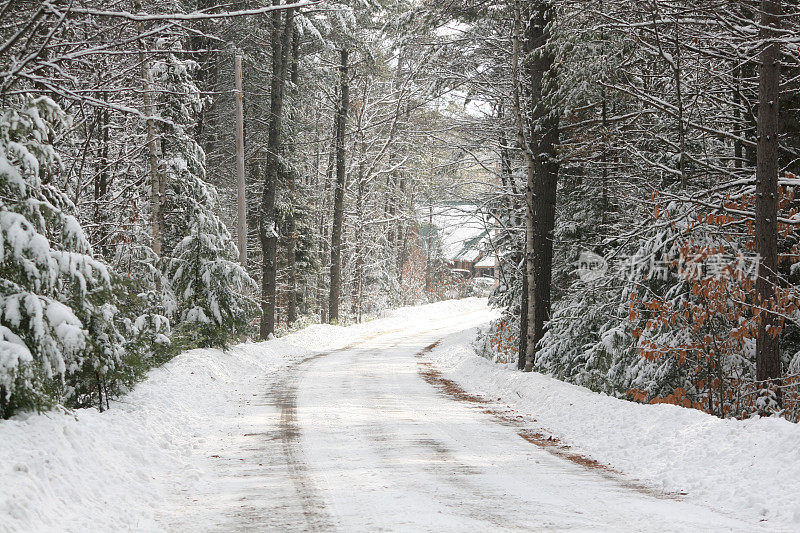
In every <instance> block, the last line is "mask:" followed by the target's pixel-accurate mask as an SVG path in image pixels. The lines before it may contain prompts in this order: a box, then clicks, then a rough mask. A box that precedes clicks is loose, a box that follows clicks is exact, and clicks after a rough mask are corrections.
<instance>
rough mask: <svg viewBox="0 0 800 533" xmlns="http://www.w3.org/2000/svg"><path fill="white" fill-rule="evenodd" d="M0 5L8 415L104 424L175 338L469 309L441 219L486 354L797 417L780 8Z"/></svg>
mask: <svg viewBox="0 0 800 533" xmlns="http://www.w3.org/2000/svg"><path fill="white" fill-rule="evenodd" d="M0 12H1V13H2V14H3V22H2V24H0V40H2V44H0V58H2V68H3V73H2V76H0V105H2V116H3V118H2V120H0V131H1V132H2V134H1V135H0V148H1V149H0V156H1V157H0V189H2V191H3V193H2V195H1V196H2V198H1V199H0V201H1V202H2V203H1V204H0V231H2V249H0V253H1V255H0V280H1V281H2V292H0V334H2V350H0V411H2V415H3V417H6V418H7V417H10V416H11V415H13V414H14V413H16V412H18V411H20V410H26V409H45V408H48V407H51V406H55V405H65V406H68V407H83V406H89V405H94V406H96V407H98V408H100V409H101V410H102V409H104V408H107V407H108V405H109V398H113V397H115V396H118V395H120V394H122V393H124V392H125V391H126V390H128V389H129V388H130V387H131V386H133V384H134V383H135V382H136V381H137V380H139V379H141V378H142V377H143V376H144V375H145V374H146V372H147V370H148V369H150V368H152V367H153V366H157V365H159V364H162V363H163V362H164V361H166V360H168V359H169V358H171V357H172V356H174V355H175V354H177V353H180V352H181V351H184V350H187V349H191V348H196V347H210V346H214V347H228V346H231V345H232V344H234V343H236V342H239V341H243V340H247V339H260V340H267V339H270V338H272V336H279V335H282V334H284V333H286V332H288V331H292V330H295V329H298V328H301V327H303V326H305V325H308V324H310V323H315V322H322V323H332V324H350V323H357V322H361V321H364V320H368V319H371V318H374V317H377V316H379V315H380V314H381V313H382V312H383V311H384V310H386V309H390V308H395V307H398V306H402V305H411V304H420V303H424V302H432V301H436V300H440V299H445V298H452V297H455V296H459V295H460V296H463V295H465V294H472V293H474V292H476V290H477V289H476V288H475V287H476V286H477V285H475V283H476V281H475V280H473V279H472V278H477V277H482V276H479V275H478V274H477V270H476V271H475V272H471V271H470V272H467V278H469V279H467V280H466V281H465V278H464V271H465V269H464V268H462V267H463V265H461V266H459V265H458V264H456V259H455V258H454V257H450V256H448V255H447V253H446V252H447V250H446V249H447V248H448V246H449V245H448V243H447V242H446V241H447V229H446V228H444V227H443V226H442V224H441V223H440V219H441V218H442V217H441V216H440V215H441V213H442V212H444V211H445V210H446V208H447V209H450V208H451V207H452V206H458V209H462V210H463V211H464V212H466V213H468V214H469V215H470V216H474V218H476V219H478V220H480V221H481V223H482V224H484V225H485V227H484V228H483V232H482V233H481V235H480V237H479V238H477V240H474V239H473V237H474V236H470V239H473V240H474V242H472V241H471V242H470V243H469V246H467V248H469V247H470V246H471V247H473V248H475V253H474V254H473V256H472V258H471V261H472V263H473V264H472V266H471V267H470V268H473V269H474V268H476V267H475V265H477V264H478V263H480V261H485V263H484V266H483V268H491V271H492V272H493V273H494V274H493V275H494V278H493V279H492V280H490V283H494V286H493V287H492V292H491V296H490V302H491V303H492V305H494V306H496V307H497V308H498V309H501V310H502V314H503V316H502V318H501V319H499V320H497V321H495V322H494V323H493V324H492V325H491V326H490V327H489V329H488V330H485V331H483V332H482V334H481V339H479V343H478V344H479V345H481V346H483V348H481V350H482V353H483V354H484V355H486V356H487V357H489V358H491V359H493V360H495V361H498V362H506V363H510V364H515V365H516V367H517V368H518V369H520V370H524V371H536V372H541V373H545V374H549V375H553V376H555V377H557V378H559V379H562V380H565V381H568V382H571V383H576V384H578V385H582V386H585V387H589V388H591V389H593V390H595V391H599V392H604V393H607V394H609V395H611V396H615V397H618V398H625V399H628V400H632V401H637V402H645V403H673V404H678V405H682V406H685V407H693V408H697V409H701V410H703V411H706V412H709V413H712V414H714V415H717V416H720V417H737V418H743V417H749V416H752V415H776V416H783V417H785V418H788V419H790V420H793V421H797V420H798V418H800V389H798V387H800V385H798V383H800V355H798V354H800V329H799V328H798V325H800V322H799V320H800V315H798V296H799V295H798V291H797V289H796V284H797V282H798V277H797V276H798V268H797V265H798V264H800V255H798V250H800V248H799V247H800V239H799V238H798V233H797V229H796V228H797V227H798V221H799V220H800V218H798V217H800V215H798V209H799V208H800V206H798V203H797V202H798V201H797V200H796V199H795V187H797V186H798V185H800V182H799V181H798V179H797V178H796V177H795V174H794V172H797V168H796V167H797V166H798V165H797V161H798V157H799V156H800V126H798V124H799V123H800V121H799V120H798V119H799V118H800V114H799V113H800V112H799V111H798V106H800V86H799V85H798V75H800V48H799V46H800V40H798V37H797V27H798V24H800V12H798V11H797V8H796V6H793V5H788V4H787V5H782V3H781V2H779V1H776V0H763V1H755V0H717V1H714V2H711V3H709V2H692V1H688V0H647V1H645V0H641V1H640V0H636V1H633V2H628V1H621V0H591V1H588V2H581V3H575V2H566V1H562V0H536V1H529V2H525V1H521V0H507V1H502V2H493V3H482V2H473V1H472V0H458V1H454V2H447V3H433V2H422V3H415V2H395V3H390V2H382V1H380V0H376V1H369V2H361V3H347V2H343V3H337V2H312V1H309V2H293V3H287V2H281V1H280V0H272V1H271V2H270V3H264V4H259V3H255V4H254V3H234V4H231V5H224V6H223V5H217V4H215V3H213V2H207V1H205V0H198V1H197V2H190V3H175V2H154V1H147V0H141V1H139V0H137V1H136V2H131V3H130V5H126V4H125V3H124V2H123V3H119V4H114V5H113V6H110V7H109V6H106V5H105V4H102V3H99V2H94V1H93V0H85V1H83V2H81V3H79V4H65V3H63V2H45V3H34V2H24V1H19V0H6V1H5V2H3V3H0ZM450 244H452V243H450ZM460 244H464V243H460ZM451 255H452V254H451Z"/></svg>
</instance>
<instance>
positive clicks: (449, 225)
mask: <svg viewBox="0 0 800 533" xmlns="http://www.w3.org/2000/svg"><path fill="white" fill-rule="evenodd" d="M427 209H430V210H432V216H431V217H430V218H431V219H432V221H433V225H434V226H436V228H437V230H438V232H439V236H440V238H441V241H442V249H443V252H444V255H445V258H446V259H447V261H448V263H449V265H450V269H451V270H452V271H453V272H454V273H458V274H461V275H462V276H464V277H470V278H476V277H482V278H496V277H497V257H496V255H495V253H494V251H493V249H492V246H491V242H490V236H491V233H490V232H491V230H492V227H491V224H490V223H489V222H488V220H487V219H486V217H485V216H484V215H482V214H481V213H479V212H478V209H477V207H476V206H475V205H472V204H445V205H436V206H433V207H432V208H430V207H428V208H427ZM422 212H423V213H424V210H423V211H422Z"/></svg>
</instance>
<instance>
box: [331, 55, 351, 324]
mask: <svg viewBox="0 0 800 533" xmlns="http://www.w3.org/2000/svg"><path fill="white" fill-rule="evenodd" d="M347 56H348V52H347V50H346V49H342V51H341V64H340V65H339V74H340V80H339V82H340V85H341V87H340V89H339V106H338V108H337V110H336V190H335V192H334V197H333V230H332V231H331V283H330V293H329V297H328V320H329V321H330V322H331V323H333V322H336V321H338V320H339V295H340V292H341V289H342V287H341V285H342V271H341V268H342V249H341V247H342V222H343V220H344V190H345V179H346V175H345V161H344V158H345V147H344V139H345V128H346V127H347V107H348V105H349V94H348V91H349V82H348V76H347Z"/></svg>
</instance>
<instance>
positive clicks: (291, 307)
mask: <svg viewBox="0 0 800 533" xmlns="http://www.w3.org/2000/svg"><path fill="white" fill-rule="evenodd" d="M291 57H292V59H291V62H292V70H291V81H292V96H293V97H296V96H297V92H298V91H299V86H298V82H299V76H300V71H299V61H300V34H299V33H297V32H294V38H293V41H292V56H291ZM290 151H294V145H293V144H292V145H291V146H290ZM295 178H296V176H295V173H294V171H293V170H291V169H289V170H288V171H287V173H286V187H287V189H288V190H289V203H290V204H291V209H289V214H288V215H287V218H288V220H287V223H286V232H287V237H286V271H287V278H288V279H287V284H288V285H289V289H288V294H287V295H286V300H287V302H286V322H287V324H288V325H292V324H293V323H294V322H295V320H297V237H298V235H297V223H296V222H295V209H296V208H297V206H296V205H295V182H296V179H295Z"/></svg>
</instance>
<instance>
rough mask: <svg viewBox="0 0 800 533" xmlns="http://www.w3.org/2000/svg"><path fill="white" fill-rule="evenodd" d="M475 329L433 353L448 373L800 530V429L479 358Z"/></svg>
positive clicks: (570, 436)
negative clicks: (641, 400)
mask: <svg viewBox="0 0 800 533" xmlns="http://www.w3.org/2000/svg"><path fill="white" fill-rule="evenodd" d="M473 338H474V332H473V333H464V334H459V335H457V336H454V337H451V338H449V339H447V342H445V343H443V345H442V347H441V348H440V349H438V350H435V351H434V352H433V353H431V354H430V357H431V359H432V360H433V361H434V364H435V365H436V367H437V368H438V369H439V370H441V371H442V372H443V374H444V375H445V376H446V377H447V378H449V379H452V380H454V381H456V382H458V383H459V384H460V385H461V386H462V387H464V388H465V389H466V390H467V391H468V392H470V393H473V394H481V395H484V396H486V397H488V398H491V399H493V400H495V399H500V401H499V403H503V404H507V405H509V406H510V407H512V408H513V409H515V410H517V411H520V412H522V413H524V414H528V415H530V416H531V417H532V418H534V419H536V422H535V423H534V425H537V426H541V428H542V429H543V430H544V431H545V432H547V433H549V434H552V435H554V436H556V437H558V438H559V439H560V440H561V441H562V442H564V443H566V444H569V445H571V446H574V447H575V448H577V450H578V451H580V452H581V453H583V454H585V455H589V456H591V457H592V458H594V459H596V460H598V461H600V462H601V463H604V464H607V465H610V466H612V467H613V468H614V469H616V470H617V471H620V472H622V473H624V474H626V475H628V476H630V477H633V478H637V479H639V480H641V481H644V482H645V483H647V484H648V485H650V486H653V487H655V488H658V489H661V490H664V491H668V492H678V493H681V492H685V493H688V494H689V495H690V497H691V498H692V499H693V500H695V501H697V500H700V501H705V502H708V503H709V504H711V505H713V506H715V507H718V508H721V509H729V510H731V511H736V512H746V513H751V514H752V515H753V516H756V517H758V518H760V519H761V520H765V521H766V523H767V524H768V525H769V526H771V527H780V528H788V529H797V528H800V425H797V424H792V423H790V422H788V421H786V420H782V419H766V418H763V419H751V420H746V421H738V420H722V419H719V418H716V417H713V416H710V415H707V414H705V413H702V412H700V411H696V410H693V409H685V408H682V407H678V406H674V405H664V404H659V405H641V404H635V403H632V402H628V401H624V400H619V399H616V398H612V397H609V396H606V395H604V394H597V393H594V392H592V391H590V390H588V389H585V388H583V387H578V386H575V385H571V384H568V383H564V382H562V381H559V380H556V379H554V378H550V377H548V376H544V375H542V374H537V373H530V374H525V373H522V372H518V371H516V370H515V369H513V368H511V366H510V365H497V364H493V363H491V362H489V361H488V360H486V359H484V358H481V357H479V356H477V355H475V353H474V351H473V350H472V348H471V347H470V341H471V340H472V339H473Z"/></svg>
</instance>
